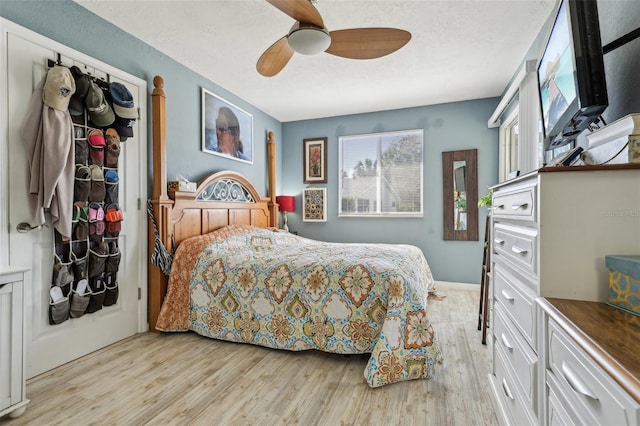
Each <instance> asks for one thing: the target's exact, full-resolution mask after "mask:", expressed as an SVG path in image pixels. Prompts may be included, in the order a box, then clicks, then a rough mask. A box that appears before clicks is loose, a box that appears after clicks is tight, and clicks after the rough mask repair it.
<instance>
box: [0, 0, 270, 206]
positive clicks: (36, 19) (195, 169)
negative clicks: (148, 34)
mask: <svg viewBox="0 0 640 426" xmlns="http://www.w3.org/2000/svg"><path fill="white" fill-rule="evenodd" d="M0 16H2V17H3V18H6V19H8V20H10V21H13V22H15V23H16V24H19V25H21V26H23V27H26V28H29V29H31V30H33V31H35V32H37V33H40V34H42V35H44V36H46V37H48V38H50V39H52V40H55V41H57V42H59V43H62V44H64V45H66V46H69V47H71V48H73V49H75V50H78V51H80V52H82V53H84V54H87V55H89V56H92V57H94V58H96V59H99V60H101V61H103V62H105V63H107V64H109V65H112V66H114V67H116V68H119V69H121V70H124V71H126V72H128V73H130V74H132V75H135V76H136V77H139V78H141V79H143V80H146V81H147V85H148V86H147V89H148V92H149V95H151V91H152V90H153V77H154V76H156V75H160V76H162V77H163V78H164V82H165V94H166V97H167V121H168V125H167V156H168V158H170V161H168V164H167V176H168V178H169V179H170V180H171V179H173V178H174V177H175V176H176V175H177V174H182V175H183V176H185V177H187V178H188V179H190V180H193V181H196V180H198V179H200V178H202V177H203V176H206V175H208V174H209V173H211V172H213V171H217V170H224V169H231V170H236V171H238V172H240V173H242V174H244V175H245V176H247V177H248V178H249V179H250V180H251V181H252V182H254V183H255V184H256V185H257V187H258V190H260V191H262V193H263V194H266V191H267V153H266V134H267V132H268V131H273V132H274V133H275V137H276V140H280V138H281V137H282V126H281V124H280V122H279V121H277V120H275V119H274V118H273V117H271V116H269V115H267V114H265V113H263V112H262V111H260V110H258V109H257V108H255V107H254V106H252V105H251V104H249V103H247V102H245V101H243V100H242V99H240V98H238V97H237V96H235V95H233V94H232V93H229V92H228V91H226V90H225V89H223V88H222V87H220V86H218V85H216V84H215V83H213V82H211V81H209V80H207V79H205V78H204V77H202V76H201V75H199V74H197V73H195V72H193V71H191V70H190V69H188V68H186V67H184V66H183V65H182V64H180V63H178V62H176V61H175V60H173V59H171V58H169V57H168V56H166V55H164V54H162V53H160V52H159V51H158V50H156V49H154V48H152V47H151V46H149V45H147V44H145V43H142V42H141V41H140V40H138V39H137V38H135V37H133V36H131V35H130V34H128V33H125V32H124V31H122V30H120V29H119V28H117V27H115V26H114V25H112V24H110V23H108V22H106V21H105V20H103V19H102V18H100V17H98V16H96V15H95V14H93V13H92V12H89V11H88V10H87V9H85V8H83V7H81V6H79V5H77V4H76V3H74V2H72V1H70V0H49V1H33V0H29V1H25V0H20V1H7V0H1V1H0ZM140 19H144V17H141V18H140ZM202 87H204V88H206V89H208V90H209V91H211V92H213V93H215V94H217V95H219V96H221V97H222V98H224V99H226V100H228V101H229V102H231V103H233V104H235V105H237V106H238V107H240V108H242V109H244V110H245V111H247V112H248V113H250V114H252V115H253V138H254V153H253V165H250V164H246V163H243V162H240V161H234V160H230V159H225V158H222V157H218V156H215V155H211V154H205V153H203V152H201V150H200V148H201V127H200V126H201V125H200V122H201V109H200V104H201V88H202ZM148 108H149V111H148V117H151V112H150V111H151V101H150V97H149V102H148ZM143 113H144V112H143ZM148 135H149V138H148V139H149V140H148V142H147V145H148V150H149V153H150V155H149V176H150V177H149V181H150V183H149V191H150V188H151V172H152V166H153V164H152V160H151V146H152V144H151V135H152V132H151V120H150V119H149V129H148ZM277 164H278V174H280V170H279V168H280V164H281V161H280V157H279V156H278V160H277ZM149 194H151V192H149Z"/></svg>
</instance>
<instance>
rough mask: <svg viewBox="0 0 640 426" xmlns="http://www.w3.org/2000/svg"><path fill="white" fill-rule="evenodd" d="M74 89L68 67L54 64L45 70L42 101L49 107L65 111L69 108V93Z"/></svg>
mask: <svg viewBox="0 0 640 426" xmlns="http://www.w3.org/2000/svg"><path fill="white" fill-rule="evenodd" d="M75 91H76V83H75V81H74V79H73V76H72V75H71V71H69V68H67V67H62V66H54V67H53V68H51V69H50V70H49V71H48V72H47V79H46V81H45V83H44V88H43V90H42V101H43V102H44V103H45V105H47V106H49V107H51V108H54V109H57V110H60V111H66V110H67V109H68V108H69V100H70V99H71V95H73V93H74V92H75Z"/></svg>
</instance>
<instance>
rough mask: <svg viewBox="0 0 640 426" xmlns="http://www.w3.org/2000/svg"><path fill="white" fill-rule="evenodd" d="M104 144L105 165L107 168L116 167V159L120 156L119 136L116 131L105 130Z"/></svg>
mask: <svg viewBox="0 0 640 426" xmlns="http://www.w3.org/2000/svg"><path fill="white" fill-rule="evenodd" d="M105 142H106V147H105V154H106V155H105V165H106V166H107V167H118V157H119V156H120V136H119V135H118V132H117V131H116V129H107V134H106V135H105Z"/></svg>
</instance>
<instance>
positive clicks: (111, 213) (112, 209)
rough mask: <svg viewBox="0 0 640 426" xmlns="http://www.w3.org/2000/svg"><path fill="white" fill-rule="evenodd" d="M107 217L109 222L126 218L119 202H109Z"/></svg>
mask: <svg viewBox="0 0 640 426" xmlns="http://www.w3.org/2000/svg"><path fill="white" fill-rule="evenodd" d="M105 218H106V220H107V222H120V221H121V220H123V219H124V216H123V214H122V210H120V208H119V207H118V205H117V204H109V205H108V206H107V212H106V213H105Z"/></svg>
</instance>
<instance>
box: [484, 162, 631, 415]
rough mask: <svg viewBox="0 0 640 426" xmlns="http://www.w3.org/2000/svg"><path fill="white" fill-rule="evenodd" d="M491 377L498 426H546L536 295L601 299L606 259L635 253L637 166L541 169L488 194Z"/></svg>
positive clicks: (606, 280) (602, 298)
mask: <svg viewBox="0 0 640 426" xmlns="http://www.w3.org/2000/svg"><path fill="white" fill-rule="evenodd" d="M492 206H493V207H492V209H493V214H492V221H493V223H492V242H491V244H492V253H493V255H492V262H493V265H492V303H493V317H492V323H491V330H492V332H491V334H492V336H493V338H492V341H493V355H494V356H493V370H492V374H490V375H489V380H490V384H491V386H490V387H491V389H492V396H493V401H494V404H495V406H496V412H497V416H498V418H499V419H500V421H501V423H503V424H517V425H521V424H532V425H535V424H546V423H547V419H545V417H544V412H545V405H546V401H547V395H548V393H549V392H548V389H547V388H546V387H545V386H544V383H545V380H544V372H545V363H544V359H543V358H542V355H543V343H544V342H543V338H542V337H541V326H540V324H541V321H542V314H541V310H540V308H539V307H538V306H537V304H536V303H535V300H536V298H537V297H539V296H544V297H555V298H563V299H576V300H588V301H606V299H607V282H608V273H607V270H606V268H605V263H604V256H605V255H607V254H637V253H638V252H640V167H639V166H637V165H621V166H609V167H593V166H583V167H552V168H543V169H540V170H538V171H535V172H532V173H529V174H527V175H524V176H522V177H520V178H517V179H514V180H512V181H509V182H505V183H502V184H499V185H497V186H495V187H493V200H492Z"/></svg>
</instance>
